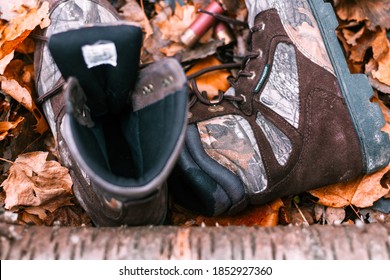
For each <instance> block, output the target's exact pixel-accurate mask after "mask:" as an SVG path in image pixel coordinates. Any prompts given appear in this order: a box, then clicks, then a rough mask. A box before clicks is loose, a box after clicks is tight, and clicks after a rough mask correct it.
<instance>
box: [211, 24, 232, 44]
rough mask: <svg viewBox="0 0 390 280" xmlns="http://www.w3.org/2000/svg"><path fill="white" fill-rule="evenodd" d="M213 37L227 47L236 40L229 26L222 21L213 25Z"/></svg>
mask: <svg viewBox="0 0 390 280" xmlns="http://www.w3.org/2000/svg"><path fill="white" fill-rule="evenodd" d="M214 37H215V38H217V39H218V40H220V41H223V43H224V44H225V45H229V44H230V43H232V42H234V41H235V39H236V38H235V37H234V35H233V32H232V30H231V29H230V27H229V25H227V24H226V23H224V22H222V21H219V22H217V24H216V25H215V27H214Z"/></svg>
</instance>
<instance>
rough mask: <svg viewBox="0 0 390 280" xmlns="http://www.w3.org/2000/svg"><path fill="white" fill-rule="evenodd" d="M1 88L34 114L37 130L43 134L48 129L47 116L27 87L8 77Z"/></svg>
mask: <svg viewBox="0 0 390 280" xmlns="http://www.w3.org/2000/svg"><path fill="white" fill-rule="evenodd" d="M1 89H2V90H3V91H4V92H5V93H6V94H8V95H9V96H11V97H12V98H13V99H15V100H16V101H17V102H19V103H20V104H21V105H22V106H23V107H25V108H26V109H27V110H29V111H30V112H31V113H32V114H33V115H34V117H35V119H36V120H37V124H36V125H35V128H34V130H35V131H36V132H38V133H40V134H43V133H44V132H46V131H47V130H48V125H47V123H46V120H45V118H44V117H43V115H42V113H41V112H40V111H39V109H38V108H37V106H36V105H35V103H34V102H33V100H32V97H31V94H30V92H29V91H28V90H27V89H26V88H24V87H22V86H20V85H19V83H18V82H17V81H15V80H13V79H11V80H7V79H6V80H4V81H2V82H1Z"/></svg>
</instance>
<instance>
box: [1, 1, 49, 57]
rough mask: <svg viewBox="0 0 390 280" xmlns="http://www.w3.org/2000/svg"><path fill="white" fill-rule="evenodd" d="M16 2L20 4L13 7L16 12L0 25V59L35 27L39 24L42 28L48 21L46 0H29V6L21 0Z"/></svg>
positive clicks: (12, 49)
mask: <svg viewBox="0 0 390 280" xmlns="http://www.w3.org/2000/svg"><path fill="white" fill-rule="evenodd" d="M30 2H31V3H30ZM34 2H35V3H34ZM18 4H20V5H19V6H17V7H16V8H15V9H14V10H16V11H17V12H16V13H14V15H13V16H11V18H10V19H9V21H8V22H6V23H5V24H4V25H1V26H0V34H1V37H0V59H2V58H3V57H4V56H6V55H8V54H9V53H11V52H12V51H14V50H15V49H16V47H17V46H18V45H19V44H20V43H21V42H23V41H24V39H26V38H27V36H28V35H29V34H30V33H31V31H32V30H34V28H35V27H37V26H38V25H39V26H40V27H41V28H44V27H46V26H48V25H49V22H50V21H49V3H48V2H47V1H44V2H42V1H39V0H35V1H29V4H30V6H27V5H25V3H24V2H23V1H22V2H18Z"/></svg>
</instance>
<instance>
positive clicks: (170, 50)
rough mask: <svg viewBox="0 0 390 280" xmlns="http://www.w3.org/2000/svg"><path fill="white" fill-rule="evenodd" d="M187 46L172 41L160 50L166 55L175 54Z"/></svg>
mask: <svg viewBox="0 0 390 280" xmlns="http://www.w3.org/2000/svg"><path fill="white" fill-rule="evenodd" d="M184 49H185V47H184V46H183V45H182V44H179V43H172V44H170V45H168V46H166V47H164V48H160V52H161V53H162V54H164V55H165V56H174V55H175V54H177V53H179V52H181V51H182V50H184Z"/></svg>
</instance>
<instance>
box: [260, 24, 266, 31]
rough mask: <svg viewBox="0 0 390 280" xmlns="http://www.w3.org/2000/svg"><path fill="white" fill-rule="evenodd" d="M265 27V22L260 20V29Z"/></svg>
mask: <svg viewBox="0 0 390 280" xmlns="http://www.w3.org/2000/svg"><path fill="white" fill-rule="evenodd" d="M264 29H265V23H264V22H260V30H261V31H263V30H264Z"/></svg>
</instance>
